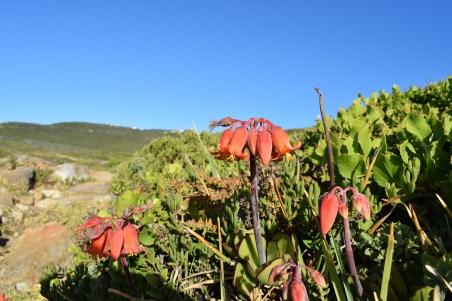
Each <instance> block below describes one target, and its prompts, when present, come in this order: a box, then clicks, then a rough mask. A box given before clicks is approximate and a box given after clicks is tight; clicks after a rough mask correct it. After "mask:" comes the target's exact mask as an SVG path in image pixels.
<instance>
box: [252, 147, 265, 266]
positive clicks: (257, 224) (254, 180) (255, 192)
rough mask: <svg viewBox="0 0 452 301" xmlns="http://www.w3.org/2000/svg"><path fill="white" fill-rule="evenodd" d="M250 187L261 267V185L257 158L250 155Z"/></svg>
mask: <svg viewBox="0 0 452 301" xmlns="http://www.w3.org/2000/svg"><path fill="white" fill-rule="evenodd" d="M250 185H251V211H252V213H253V230H254V237H255V239H256V247H257V254H258V256H259V263H260V265H261V266H263V265H264V264H265V256H264V250H263V248H262V239H261V226H260V225H261V223H260V219H259V206H258V200H259V192H258V189H259V185H258V180H257V166H256V156H254V155H253V154H251V155H250Z"/></svg>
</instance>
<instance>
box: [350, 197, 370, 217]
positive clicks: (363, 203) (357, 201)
mask: <svg viewBox="0 0 452 301" xmlns="http://www.w3.org/2000/svg"><path fill="white" fill-rule="evenodd" d="M352 203H353V207H354V208H355V209H356V210H357V211H358V212H359V213H360V214H361V215H362V217H363V218H364V219H365V220H369V219H370V214H371V209H370V202H369V199H368V198H367V197H366V196H365V195H364V194H362V193H359V192H357V193H354V194H353V196H352Z"/></svg>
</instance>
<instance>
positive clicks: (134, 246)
mask: <svg viewBox="0 0 452 301" xmlns="http://www.w3.org/2000/svg"><path fill="white" fill-rule="evenodd" d="M79 231H80V232H81V233H82V234H84V236H85V237H86V238H87V239H88V240H89V244H88V248H87V249H86V251H87V252H88V253H89V254H91V255H97V256H99V257H109V256H110V257H111V259H113V260H117V259H118V258H119V257H120V256H121V255H132V254H137V253H140V252H141V251H142V249H141V247H140V245H139V243H138V232H137V229H136V228H135V226H134V225H133V224H131V223H129V222H128V220H127V219H125V218H110V217H108V218H107V217H99V216H92V217H90V218H88V220H87V221H86V222H85V223H84V224H83V225H81V226H80V228H79Z"/></svg>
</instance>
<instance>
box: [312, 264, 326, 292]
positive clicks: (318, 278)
mask: <svg viewBox="0 0 452 301" xmlns="http://www.w3.org/2000/svg"><path fill="white" fill-rule="evenodd" d="M308 271H309V276H310V277H311V279H312V280H314V282H315V283H316V284H317V285H318V286H320V287H322V288H325V287H326V286H327V285H326V281H325V277H323V275H322V273H320V272H319V271H317V270H316V269H313V268H309V269H308Z"/></svg>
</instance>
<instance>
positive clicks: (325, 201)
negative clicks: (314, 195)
mask: <svg viewBox="0 0 452 301" xmlns="http://www.w3.org/2000/svg"><path fill="white" fill-rule="evenodd" d="M338 210H339V199H338V197H337V196H336V194H335V193H334V191H331V192H329V193H328V194H326V195H324V196H322V198H321V199H320V230H321V231H322V234H323V235H326V234H327V233H328V231H330V229H331V227H333V224H334V220H335V219H336V215H337V212H338Z"/></svg>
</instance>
